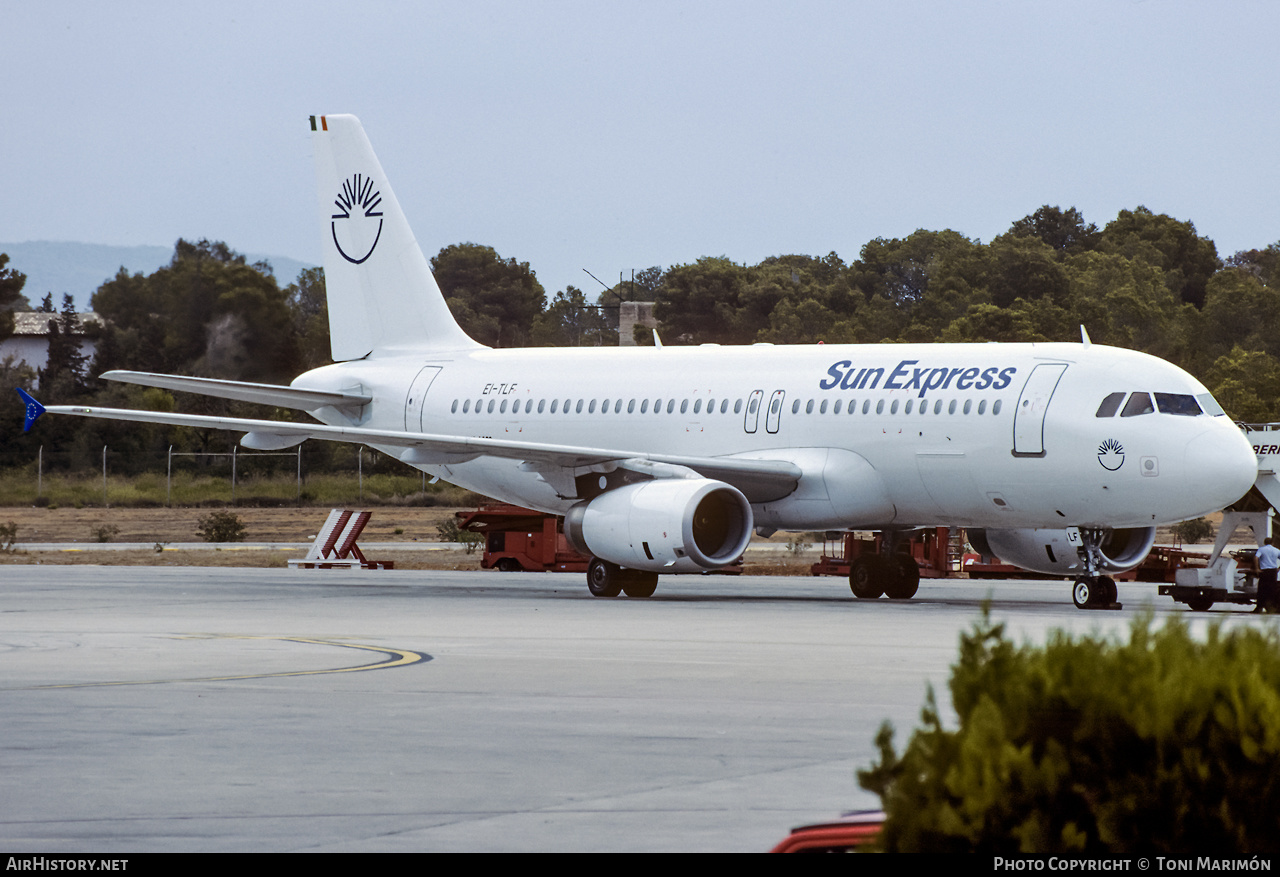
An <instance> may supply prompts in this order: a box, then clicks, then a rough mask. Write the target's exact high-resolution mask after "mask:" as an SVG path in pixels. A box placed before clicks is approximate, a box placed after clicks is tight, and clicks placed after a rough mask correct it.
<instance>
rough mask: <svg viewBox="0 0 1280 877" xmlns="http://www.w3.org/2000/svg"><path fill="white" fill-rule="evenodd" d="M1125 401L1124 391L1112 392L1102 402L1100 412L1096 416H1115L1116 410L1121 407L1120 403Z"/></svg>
mask: <svg viewBox="0 0 1280 877" xmlns="http://www.w3.org/2000/svg"><path fill="white" fill-rule="evenodd" d="M1123 401H1124V393H1112V394H1111V395H1110V396H1108V397H1107V398H1105V399H1103V400H1102V404H1101V405H1099V406H1098V413H1097V414H1095V415H1094V416H1095V417H1115V416H1116V411H1117V410H1119V408H1120V403H1121V402H1123Z"/></svg>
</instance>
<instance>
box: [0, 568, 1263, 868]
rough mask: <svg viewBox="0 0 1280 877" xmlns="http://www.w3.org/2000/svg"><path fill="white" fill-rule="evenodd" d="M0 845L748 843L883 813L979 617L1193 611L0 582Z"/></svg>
mask: <svg viewBox="0 0 1280 877" xmlns="http://www.w3.org/2000/svg"><path fill="white" fill-rule="evenodd" d="M0 583H2V584H0V666H2V667H3V668H4V674H3V679H2V680H0V845H3V847H5V848H7V849H10V850H21V851H23V852H36V853H41V852H43V853H54V852H56V853H95V854H111V855H116V854H128V853H131V852H136V853H141V852H152V851H161V852H165V851H182V852H192V851H282V852H283V851H317V852H318V851H361V852H369V851H522V852H523V851H611V852H623V851H682V852H683V851H709V852H711V851H753V850H754V851H763V850H767V849H769V848H770V847H771V846H773V845H774V844H775V843H776V842H777V841H778V840H780V839H781V838H782V837H783V836H785V834H786V833H787V832H788V831H789V830H790V828H792V827H793V826H795V825H798V824H802V823H805V822H810V821H819V820H823V819H827V818H830V817H832V816H834V815H836V814H838V813H839V812H841V811H843V810H847V809H854V808H874V807H876V806H877V805H878V800H877V799H876V798H875V797H874V796H872V795H871V794H869V793H867V792H865V791H863V790H862V789H860V788H859V787H858V784H857V781H856V778H855V771H856V770H857V769H858V768H859V767H866V766H869V765H870V764H871V763H872V761H873V760H874V758H875V756H876V749H875V746H874V738H875V734H876V731H877V729H878V728H879V727H880V725H881V723H882V722H884V721H886V720H887V721H890V722H891V723H892V724H893V725H894V726H895V727H896V728H897V729H898V733H897V738H896V742H897V745H898V746H899V747H901V746H902V745H903V743H904V742H905V737H906V736H907V734H908V733H909V730H910V729H911V728H913V727H915V726H916V725H917V724H918V720H919V713H920V708H921V706H922V704H923V703H924V699H925V692H926V687H927V686H929V685H932V686H933V687H934V689H935V691H936V692H937V694H938V697H939V702H940V705H941V707H942V709H943V711H944V715H945V714H947V713H949V707H948V700H947V695H946V680H947V676H948V667H949V665H950V664H951V663H952V662H953V661H954V660H955V656H956V646H957V642H958V637H959V635H960V633H961V632H962V631H963V630H965V629H967V628H969V627H970V626H971V625H972V624H973V623H974V621H975V620H976V619H977V618H978V616H979V612H980V607H981V605H982V603H983V601H984V600H986V599H988V598H990V600H991V605H992V613H993V615H994V616H995V617H996V619H997V620H1001V621H1004V622H1005V623H1006V624H1007V625H1008V627H1009V630H1010V632H1011V634H1012V635H1013V636H1014V637H1015V639H1023V638H1027V639H1031V640H1035V641H1040V640H1043V639H1044V637H1045V636H1046V634H1047V632H1048V631H1049V630H1050V629H1053V628H1066V629H1071V630H1076V631H1089V630H1095V629H1096V630H1102V631H1122V630H1124V629H1126V628H1127V626H1128V625H1129V624H1130V623H1131V622H1132V620H1133V618H1134V617H1135V615H1136V611H1135V610H1139V609H1140V608H1142V607H1144V606H1145V607H1150V608H1151V609H1152V611H1154V612H1155V614H1156V615H1157V616H1158V617H1157V621H1158V620H1159V616H1163V615H1167V614H1171V613H1176V614H1180V615H1183V616H1184V617H1186V618H1188V619H1189V620H1190V621H1191V623H1192V625H1193V629H1202V628H1203V626H1204V625H1206V624H1207V623H1208V621H1209V619H1217V620H1223V619H1225V620H1226V621H1227V623H1229V624H1263V623H1267V622H1266V621H1265V620H1263V619H1259V618H1257V617H1251V616H1249V615H1248V614H1247V612H1246V611H1245V609H1247V607H1242V608H1235V607H1224V608H1222V609H1215V611H1213V612H1210V613H1194V614H1193V613H1189V612H1187V610H1186V609H1185V607H1182V606H1179V605H1177V604H1174V603H1173V602H1172V601H1171V600H1168V599H1167V598H1160V597H1158V596H1157V595H1156V586H1155V585H1147V584H1141V583H1123V582H1122V583H1120V585H1119V588H1120V599H1121V601H1122V602H1123V603H1124V604H1125V609H1124V610H1123V611H1098V612H1082V611H1080V610H1077V609H1075V608H1074V606H1073V605H1072V604H1071V599H1070V591H1069V587H1070V586H1069V584H1068V583H1066V582H1022V581H1010V582H994V583H992V582H973V581H967V580H944V581H929V580H926V581H924V582H922V584H921V588H920V592H919V594H918V595H917V597H916V598H915V599H913V600H910V601H889V600H886V599H881V600H875V601H863V600H855V599H853V598H852V597H851V596H850V594H849V591H848V587H847V583H844V582H842V581H841V580H840V579H834V578H821V579H818V578H807V577H796V578H781V577H749V576H742V577H729V576H672V577H664V578H663V580H662V582H661V584H660V585H659V589H658V592H657V594H656V595H655V596H654V597H653V598H651V599H648V600H632V599H628V598H625V597H619V598H616V599H598V598H593V597H591V596H590V595H589V594H588V593H587V591H586V587H585V582H584V577H583V576H582V575H579V574H549V573H547V574H544V573H514V574H513V573H505V574H499V573H488V572H435V571H428V572H422V571H349V570H323V571H320V570H310V571H303V570H266V569H237V568H212V569H211V568H190V567H188V568H169V567H146V568H140V567H118V566H104V567H98V566H91V565H76V566H5V567H0Z"/></svg>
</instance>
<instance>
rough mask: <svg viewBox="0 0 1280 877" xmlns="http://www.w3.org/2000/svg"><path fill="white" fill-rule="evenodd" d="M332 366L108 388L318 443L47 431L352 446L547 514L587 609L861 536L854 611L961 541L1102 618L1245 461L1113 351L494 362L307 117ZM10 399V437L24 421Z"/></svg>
mask: <svg viewBox="0 0 1280 877" xmlns="http://www.w3.org/2000/svg"><path fill="white" fill-rule="evenodd" d="M311 127H312V130H313V131H314V132H315V133H314V135H313V140H314V146H315V159H316V166H317V178H318V184H319V205H320V217H321V223H322V226H323V235H324V239H325V264H324V269H325V279H326V283H327V288H328V297H329V325H330V331H331V337H332V352H333V359H334V360H335V362H336V364H334V365H328V366H324V367H322V368H318V369H315V370H313V371H309V372H307V373H306V374H303V375H301V376H300V377H298V378H297V379H295V380H294V381H293V384H292V386H290V387H283V386H273V385H265V384H251V383H241V382H235V381H222V380H214V379H209V378H195V377H180V376H166V375H154V374H147V373H140V372H124V371H115V372H108V373H106V374H104V375H103V377H105V378H108V379H111V380H118V381H126V382H130V383H135V384H142V385H145V386H153V387H162V388H166V389H170V390H180V391H184V392H190V393H201V394H205V395H210V396H220V397H224V398H231V399H241V400H247V401H251V402H261V403H265V404H269V405H275V406H282V407H288V408H295V409H300V410H304V411H307V412H310V413H311V414H312V415H313V416H314V417H315V419H317V420H319V421H320V423H319V424H302V423H282V422H275V421H269V420H250V419H242V418H233V417H202V416H195V415H189V414H168V413H161V412H152V411H134V410H120V409H109V408H96V407H83V406H50V407H49V408H48V410H49V411H50V412H55V413H58V414H74V415H81V416H86V417H105V418H113V419H119V420H137V421H147V422H151V423H166V424H174V425H186V426H199V427H215V428H222V429H228V430H241V431H244V432H245V433H247V434H246V435H245V436H244V437H243V438H242V439H241V444H242V445H244V446H245V447H248V448H256V449H280V448H287V447H292V446H294V445H297V444H299V443H300V442H302V441H305V440H306V439H308V438H315V439H325V440H330V441H347V442H361V443H364V444H367V445H369V446H371V447H374V448H377V449H379V450H380V451H382V452H384V453H387V454H391V455H392V456H395V457H397V458H399V459H400V460H402V461H403V462H405V463H407V464H409V465H410V466H413V467H415V468H417V469H420V470H422V471H424V472H427V473H429V474H431V475H435V476H439V477H440V478H442V479H445V480H447V481H450V482H453V483H454V484H458V485H462V486H464V487H467V488H470V489H472V490H474V491H477V492H478V493H482V494H486V495H488V496H492V497H498V498H501V499H503V500H507V501H509V502H513V503H517V504H520V505H524V506H529V507H531V508H535V509H540V510H542V511H545V512H554V513H556V514H563V515H564V516H565V534H566V536H567V537H568V538H569V539H570V541H571V542H572V543H573V544H574V546H575V547H577V548H578V549H579V550H580V551H582V552H583V553H585V554H588V555H590V556H592V558H593V560H592V563H591V566H590V570H589V572H588V573H587V580H588V587H589V588H590V590H591V593H593V594H595V595H597V596H616V595H617V594H618V593H619V592H625V593H626V594H628V595H629V596H632V597H647V596H649V595H651V594H652V593H653V591H654V588H655V587H656V585H657V580H658V574H659V573H663V572H667V573H680V572H702V571H705V570H711V569H716V568H718V567H722V566H725V565H727V564H730V563H732V562H734V561H735V560H737V558H738V557H739V556H740V555H741V554H742V552H743V550H744V549H745V548H746V547H747V542H748V540H749V539H750V537H751V533H752V531H753V530H757V531H759V532H762V533H769V532H772V531H774V530H780V529H781V530H843V529H857V530H875V531H882V532H884V533H885V534H887V535H888V536H889V537H890V538H888V539H885V540H884V542H885V544H886V546H887V548H886V551H885V553H884V554H883V555H879V556H875V555H873V556H864V557H862V558H860V559H858V560H857V562H856V563H855V564H854V566H853V570H852V573H851V576H850V584H851V587H852V589H853V592H854V594H856V595H857V596H858V597H862V598H875V597H878V596H880V595H881V594H887V595H888V596H889V597H891V598H899V599H903V598H909V597H911V596H912V595H913V594H914V593H915V591H916V587H917V585H918V582H919V569H918V568H917V567H916V565H915V562H914V561H912V560H911V558H910V557H908V556H907V555H906V554H903V553H897V552H896V551H894V547H895V545H896V543H898V542H899V541H900V539H899V537H900V536H901V534H903V533H905V532H908V531H910V530H912V529H914V528H920V527H926V526H928V527H932V526H942V525H948V526H953V527H965V528H967V530H968V533H969V539H970V541H971V542H972V543H973V544H974V545H975V546H976V547H978V548H980V549H981V550H983V551H984V552H988V553H994V554H996V555H998V556H999V557H1000V558H1002V559H1003V560H1005V561H1007V562H1010V563H1014V564H1017V565H1018V566H1020V567H1023V568H1026V569H1029V570H1034V571H1039V572H1045V573H1062V574H1065V575H1069V576H1075V577H1076V580H1075V587H1074V589H1073V599H1074V600H1075V603H1076V604H1077V605H1079V606H1096V605H1100V604H1109V603H1111V602H1113V601H1114V599H1115V583H1114V581H1113V580H1112V579H1111V578H1110V576H1109V575H1107V574H1108V573H1115V572H1121V571H1124V570H1127V569H1130V568H1132V567H1134V566H1136V565H1137V564H1138V563H1139V562H1141V560H1142V559H1143V557H1145V556H1146V554H1147V552H1148V551H1149V550H1150V548H1151V545H1152V542H1153V540H1154V538H1155V528H1156V525H1157V524H1161V523H1166V522H1171V521H1179V520H1184V519H1187V518H1193V517H1197V516H1200V515H1203V514H1206V513H1209V512H1213V511H1216V510H1218V509H1221V508H1223V507H1224V506H1225V505H1228V504H1230V503H1232V502H1234V501H1235V500H1237V499H1238V498H1240V497H1241V496H1242V495H1243V494H1244V493H1245V492H1246V491H1248V490H1249V487H1250V486H1251V485H1252V484H1253V482H1254V479H1255V476H1256V473H1257V463H1256V458H1255V456H1254V453H1253V450H1252V449H1251V447H1250V445H1249V442H1248V441H1247V440H1246V439H1245V437H1244V435H1243V434H1242V433H1241V432H1240V430H1239V429H1238V428H1237V427H1236V426H1235V424H1233V423H1232V422H1231V420H1230V419H1229V418H1228V417H1226V416H1225V415H1224V414H1223V412H1222V409H1221V408H1220V407H1219V406H1218V405H1217V403H1216V402H1215V401H1214V400H1213V397H1212V396H1211V395H1210V394H1209V392H1208V391H1207V390H1206V389H1205V387H1204V386H1203V385H1202V384H1201V383H1200V382H1199V381H1197V380H1195V379H1194V378H1193V377H1191V376H1190V375H1189V374H1187V373H1186V372H1184V371H1182V370H1181V369H1179V368H1177V367H1175V366H1173V365H1170V364H1169V363H1167V362H1164V361H1162V360H1160V359H1157V358H1155V357H1152V356H1147V355H1145V354H1142V353H1135V352H1132V351H1128V350H1120V349H1116V348H1110V347H1105V346H1101V345H1092V344H1090V343H1089V341H1088V337H1087V335H1084V334H1083V332H1082V342H1081V343H1079V344H1075V343H1054V344H885V345H857V346H855V345H812V346H773V345H769V344H755V345H751V346H746V347H720V346H716V345H703V346H700V347H650V348H644V347H636V348H618V349H613V348H607V349H606V348H590V349H581V348H579V349H570V350H565V349H551V348H544V349H513V350H492V349H489V348H486V347H483V346H481V345H480V344H477V343H476V342H475V341H473V340H472V339H471V338H469V337H467V335H465V334H464V333H463V332H462V330H461V329H460V328H459V326H458V324H457V323H456V322H455V321H454V319H453V316H452V315H451V314H450V313H449V309H448V307H447V305H446V304H445V301H444V298H443V297H442V296H441V294H440V290H439V288H438V287H437V286H436V282H435V279H434V278H433V277H432V275H431V272H430V270H429V268H428V265H427V261H426V259H425V258H424V257H423V254H422V251H421V250H420V249H419V247H418V244H417V242H416V241H415V240H414V237H413V234H412V232H411V231H410V229H409V226H408V223H407V222H406V220H405V217H404V214H403V213H402V211H401V209H400V205H399V203H398V202H397V201H396V198H395V196H394V195H393V194H392V192H391V187H390V185H389V184H388V182H387V178H386V176H385V174H384V173H383V170H382V167H381V165H380V164H379V162H378V160H377V158H376V157H375V156H374V153H373V148H372V147H371V146H370V144H369V141H368V139H367V138H366V137H365V134H364V130H363V128H362V127H361V125H360V123H359V121H358V120H357V119H356V118H355V117H354V116H318V117H312V119H311ZM40 410H41V409H40V406H39V403H36V402H35V401H34V400H29V411H28V423H27V426H28V427H29V426H30V421H31V420H32V419H34V416H38V414H39V413H40Z"/></svg>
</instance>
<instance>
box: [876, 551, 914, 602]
mask: <svg viewBox="0 0 1280 877" xmlns="http://www.w3.org/2000/svg"><path fill="white" fill-rule="evenodd" d="M886 565H887V566H888V568H889V570H890V571H891V572H890V575H889V576H888V577H887V578H886V580H885V586H884V593H885V596H887V597H888V598H889V599H890V600H910V599H911V598H912V597H914V596H915V595H916V591H917V590H919V588H920V564H918V563H916V561H915V558H914V557H909V556H907V555H905V554H895V555H894V556H893V557H890V558H888V564H886Z"/></svg>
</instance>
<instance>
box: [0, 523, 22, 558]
mask: <svg viewBox="0 0 1280 877" xmlns="http://www.w3.org/2000/svg"><path fill="white" fill-rule="evenodd" d="M17 542H18V524H17V522H16V521H10V522H9V523H7V524H0V551H2V552H4V553H5V554H13V551H14V545H16V544H17Z"/></svg>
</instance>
